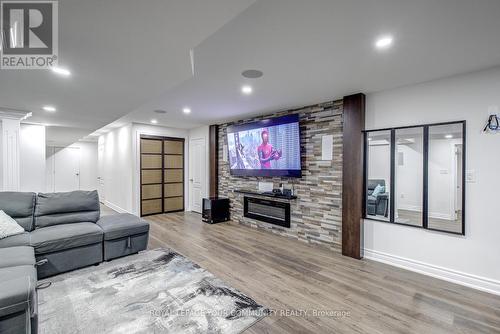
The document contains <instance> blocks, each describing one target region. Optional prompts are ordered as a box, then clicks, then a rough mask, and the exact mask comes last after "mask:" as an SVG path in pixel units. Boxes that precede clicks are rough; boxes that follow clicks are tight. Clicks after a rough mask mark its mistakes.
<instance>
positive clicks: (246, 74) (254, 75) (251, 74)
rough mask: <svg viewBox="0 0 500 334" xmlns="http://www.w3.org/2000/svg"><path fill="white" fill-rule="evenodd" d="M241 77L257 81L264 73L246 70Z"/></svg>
mask: <svg viewBox="0 0 500 334" xmlns="http://www.w3.org/2000/svg"><path fill="white" fill-rule="evenodd" d="M241 75H242V76H244V77H245V78H248V79H257V78H260V77H261V76H263V75H264V73H262V71H259V70H246V71H243V72H241Z"/></svg>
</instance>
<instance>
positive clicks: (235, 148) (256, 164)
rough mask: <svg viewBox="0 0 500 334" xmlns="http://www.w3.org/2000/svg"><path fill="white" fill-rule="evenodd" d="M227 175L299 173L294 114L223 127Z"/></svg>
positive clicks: (298, 130) (297, 124)
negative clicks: (227, 167)
mask: <svg viewBox="0 0 500 334" xmlns="http://www.w3.org/2000/svg"><path fill="white" fill-rule="evenodd" d="M227 146H228V154H229V165H230V172H231V175H237V176H283V177H301V176H302V171H301V167H300V127H299V116H298V115H297V114H294V115H287V116H282V117H275V118H269V119H265V120H262V121H258V122H252V123H246V124H241V125H232V126H229V127H228V128H227Z"/></svg>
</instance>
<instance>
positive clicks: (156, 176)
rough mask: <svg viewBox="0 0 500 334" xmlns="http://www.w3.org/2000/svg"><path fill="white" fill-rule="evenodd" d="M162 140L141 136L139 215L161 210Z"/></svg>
mask: <svg viewBox="0 0 500 334" xmlns="http://www.w3.org/2000/svg"><path fill="white" fill-rule="evenodd" d="M162 150H163V141H162V140H161V139H150V138H141V216H146V215H153V214H160V213H162V212H163V202H162V200H163V178H162V177H163V175H162V172H163V160H162V155H163V151H162Z"/></svg>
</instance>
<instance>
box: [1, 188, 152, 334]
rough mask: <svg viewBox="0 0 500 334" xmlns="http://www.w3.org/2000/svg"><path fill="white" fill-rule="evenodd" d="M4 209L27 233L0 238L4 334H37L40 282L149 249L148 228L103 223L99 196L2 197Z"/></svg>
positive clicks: (117, 219)
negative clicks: (38, 286)
mask: <svg viewBox="0 0 500 334" xmlns="http://www.w3.org/2000/svg"><path fill="white" fill-rule="evenodd" d="M0 210H3V211H4V212H5V213H6V214H7V215H9V216H11V217H12V218H14V220H16V222H17V223H18V224H19V225H21V226H22V227H23V228H24V230H25V232H24V233H22V234H18V235H14V236H10V237H7V238H3V239H0V333H2V334H3V333H9V334H10V333H16V334H17V333H30V332H31V333H36V332H37V313H38V312H37V294H36V286H37V281H38V279H42V278H46V277H50V276H53V275H57V274H59V273H63V272H66V271H70V270H74V269H78V268H82V267H85V266H89V265H93V264H98V263H100V262H102V261H103V260H106V261H109V260H112V259H115V258H118V257H122V256H126V255H130V254H134V253H137V252H139V251H142V250H145V249H146V248H147V244H148V236H149V224H148V223H147V222H146V221H144V220H142V219H141V218H139V217H136V216H134V215H130V214H117V215H112V216H105V217H102V218H100V205H99V197H98V194H97V191H74V192H68V193H40V194H38V195H36V194H34V193H21V192H0Z"/></svg>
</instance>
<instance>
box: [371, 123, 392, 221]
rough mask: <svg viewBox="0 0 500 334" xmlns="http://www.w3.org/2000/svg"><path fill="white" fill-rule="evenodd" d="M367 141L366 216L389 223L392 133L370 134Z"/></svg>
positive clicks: (376, 132)
mask: <svg viewBox="0 0 500 334" xmlns="http://www.w3.org/2000/svg"><path fill="white" fill-rule="evenodd" d="M367 139H368V144H367V146H368V152H367V157H368V160H367V167H368V171H367V173H368V174H367V189H366V191H367V193H366V216H367V217H370V218H374V219H381V220H387V221H389V218H390V217H389V212H390V208H389V203H390V201H389V191H390V179H391V132H390V131H374V132H369V133H367Z"/></svg>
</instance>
